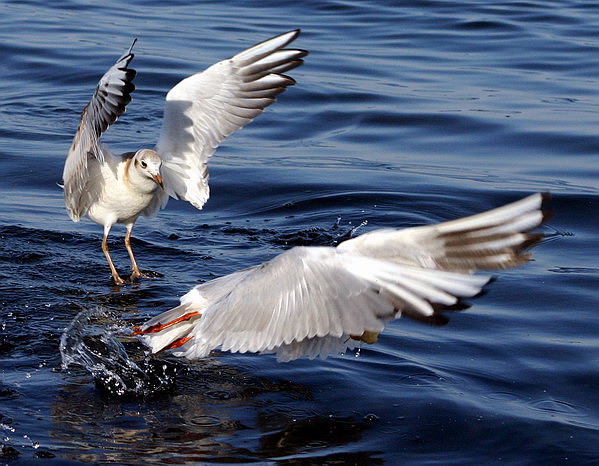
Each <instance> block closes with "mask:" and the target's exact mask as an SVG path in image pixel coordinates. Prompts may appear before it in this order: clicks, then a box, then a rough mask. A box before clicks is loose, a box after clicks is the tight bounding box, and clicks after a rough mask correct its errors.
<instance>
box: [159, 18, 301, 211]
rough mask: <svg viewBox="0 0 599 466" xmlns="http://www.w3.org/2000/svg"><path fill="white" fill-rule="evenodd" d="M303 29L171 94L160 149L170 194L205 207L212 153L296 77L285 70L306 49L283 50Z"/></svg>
mask: <svg viewBox="0 0 599 466" xmlns="http://www.w3.org/2000/svg"><path fill="white" fill-rule="evenodd" d="M299 33H300V31H299V30H295V31H290V32H287V33H285V34H281V35H279V36H276V37H273V38H272V39H269V40H267V41H265V42H261V43H260V44H257V45H254V46H253V47H250V48H249V49H247V50H244V51H243V52H241V53H238V54H237V55H235V56H234V57H232V58H229V59H227V60H223V61H221V62H218V63H216V64H215V65H212V66H211V67H209V68H208V69H206V70H205V71H203V72H201V73H197V74H194V75H192V76H190V77H188V78H186V79H184V80H183V81H181V82H180V83H179V84H177V85H176V86H175V87H173V88H172V89H171V90H170V91H169V93H168V94H167V96H166V103H165V107H164V121H163V123H162V131H161V134H160V138H159V140H158V144H157V146H156V150H157V152H158V154H159V155H160V157H161V158H162V160H163V165H162V178H163V180H164V187H165V190H166V192H167V193H168V195H169V196H171V197H174V198H177V199H184V200H186V201H189V202H190V203H191V204H193V205H194V206H195V207H197V208H198V209H200V208H202V206H203V205H204V203H205V202H206V200H207V199H208V196H209V191H208V167H207V162H208V157H209V156H210V155H212V153H213V152H214V150H215V149H216V148H217V147H218V145H219V144H220V143H221V142H222V140H223V139H224V138H225V137H227V136H228V135H229V134H231V133H233V132H234V131H237V130H238V129H240V128H242V127H243V126H245V125H247V124H248V123H249V122H250V121H252V119H253V118H254V117H256V116H257V115H259V114H260V113H261V112H262V111H263V110H264V109H265V108H266V107H267V106H268V105H270V104H271V103H273V102H274V101H275V96H276V95H277V94H279V93H281V92H283V91H284V90H285V89H286V88H287V87H288V86H290V85H293V84H295V81H294V80H293V79H292V78H290V77H288V76H285V75H284V74H282V73H284V72H286V71H288V70H291V69H293V68H295V67H297V66H299V65H301V64H302V63H303V61H302V59H301V58H302V57H303V56H305V55H306V54H307V52H306V51H303V50H288V49H284V48H283V47H285V46H286V45H287V44H289V43H290V42H291V41H293V40H294V39H295V38H296V37H297V36H298V35H299Z"/></svg>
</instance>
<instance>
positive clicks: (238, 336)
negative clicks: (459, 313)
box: [135, 194, 547, 361]
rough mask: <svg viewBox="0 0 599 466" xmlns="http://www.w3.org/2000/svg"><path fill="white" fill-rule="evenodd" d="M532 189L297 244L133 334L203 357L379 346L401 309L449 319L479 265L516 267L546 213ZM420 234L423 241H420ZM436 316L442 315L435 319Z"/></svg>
mask: <svg viewBox="0 0 599 466" xmlns="http://www.w3.org/2000/svg"><path fill="white" fill-rule="evenodd" d="M544 199H545V196H543V195H540V194H536V195H533V196H529V197H527V198H525V199H523V200H521V201H518V202H515V203H512V204H509V205H506V206H504V207H501V208H499V209H494V210H491V211H488V212H485V213H483V214H479V215H474V216H471V217H466V218H463V219H458V220H455V221H451V222H445V223H441V224H438V225H435V226H430V227H416V228H409V229H406V230H378V231H373V232H370V233H366V234H365V235H362V236H360V237H358V238H354V239H351V240H348V241H346V242H343V243H341V244H340V245H339V246H337V247H336V248H333V247H295V248H293V249H290V250H289V251H286V252H284V253H282V254H280V255H278V256H276V257H275V258H274V259H272V260H270V261H268V262H266V263H264V264H262V265H259V266H257V267H253V268H250V269H246V270H241V271H239V272H235V273H233V274H230V275H227V276H224V277H221V278H217V279H216V280H212V281H209V282H207V283H204V284H201V285H198V286H196V287H195V288H193V289H192V290H191V291H190V292H189V293H187V294H186V295H185V296H183V297H182V298H181V305H180V306H178V307H176V308H174V309H171V310H170V311H167V312H166V313H163V314H160V315H159V316H157V317H154V318H153V319H151V320H150V321H148V322H147V323H146V324H144V325H143V326H141V328H139V329H138V330H137V331H136V332H135V334H136V335H141V336H142V338H143V339H144V341H145V342H146V344H148V346H150V347H151V348H152V351H159V350H162V349H173V348H178V351H177V352H175V355H177V356H184V357H187V358H201V357H205V356H207V355H208V354H209V353H210V351H211V350H213V349H216V348H220V349H222V350H223V351H231V352H240V353H245V352H261V353H276V354H277V356H278V358H279V360H281V361H288V360H292V359H296V358H299V357H302V356H309V357H311V358H314V357H317V356H320V357H326V356H327V355H328V354H330V353H336V352H342V351H345V349H347V348H352V347H353V346H354V345H355V344H357V343H356V342H357V341H364V342H366V343H373V342H375V341H376V338H377V336H378V334H379V333H380V332H381V331H382V330H383V328H384V326H385V324H386V323H387V322H388V321H389V320H392V319H395V318H398V317H400V316H401V315H402V314H404V315H406V316H408V317H411V318H414V319H416V320H419V321H424V322H428V323H432V324H443V323H445V322H446V319H445V320H443V319H442V318H441V317H442V316H441V315H440V314H439V312H440V311H442V310H443V309H446V308H454V309H456V308H458V306H459V304H460V303H459V301H460V298H467V297H473V296H475V295H477V294H478V293H480V291H481V290H482V288H483V287H484V286H485V285H486V284H487V283H488V281H489V280H490V277H489V276H478V275H472V274H471V273H470V272H473V271H475V270H478V269H479V268H490V269H496V268H505V267H511V266H514V265H518V264H520V263H522V262H524V261H526V260H528V259H530V256H529V255H528V254H526V253H524V252H523V249H524V248H526V247H527V246H529V245H531V244H532V243H533V242H536V241H538V240H539V239H540V238H541V235H540V234H537V235H531V234H528V233H526V232H527V231H529V230H531V229H533V228H535V227H537V226H539V225H540V224H541V223H542V222H543V221H544V220H545V219H546V217H547V215H546V214H545V213H543V212H542V211H541V206H542V203H543V200H544ZM420 241H422V242H420ZM437 318H439V319H437Z"/></svg>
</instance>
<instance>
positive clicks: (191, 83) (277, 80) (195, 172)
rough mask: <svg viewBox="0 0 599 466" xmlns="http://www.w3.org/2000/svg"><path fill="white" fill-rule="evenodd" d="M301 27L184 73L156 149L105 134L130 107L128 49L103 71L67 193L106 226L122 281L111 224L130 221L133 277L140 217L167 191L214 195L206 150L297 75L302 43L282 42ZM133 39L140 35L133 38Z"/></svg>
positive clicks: (74, 214)
mask: <svg viewBox="0 0 599 466" xmlns="http://www.w3.org/2000/svg"><path fill="white" fill-rule="evenodd" d="M299 33H300V31H299V30H295V31H290V32H287V33H285V34H281V35H279V36H276V37H273V38H272V39H269V40H267V41H264V42H261V43H259V44H257V45H254V46H253V47H250V48H248V49H247V50H244V51H243V52H241V53H238V54H237V55H235V56H234V57H232V58H229V59H227V60H223V61H221V62H218V63H216V64H215V65H212V66H211V67H209V68H208V69H206V70H205V71H203V72H201V73H197V74H194V75H192V76H189V77H188V78H186V79H183V80H182V81H181V82H179V83H178V84H177V85H176V86H175V87H173V88H172V89H171V90H170V91H169V92H168V94H167V95H166V102H165V106H164V120H163V122H162V130H161V132H160V137H159V139H158V143H157V144H156V147H155V148H154V149H140V150H138V151H137V152H128V153H125V154H122V155H115V154H113V153H111V152H110V151H109V150H108V148H107V147H106V146H105V145H104V144H102V143H100V137H101V135H102V133H103V132H104V131H106V130H107V129H108V127H109V126H110V125H111V124H112V123H114V122H115V121H116V119H117V118H118V117H119V116H120V115H121V114H122V113H123V112H124V111H125V107H126V106H127V104H128V103H129V102H130V101H131V95H130V94H131V92H133V90H134V89H135V87H134V85H133V83H132V81H133V78H134V77H135V70H133V69H131V68H129V63H130V62H131V60H132V59H133V56H134V55H133V53H132V52H131V49H132V48H133V45H132V46H131V49H129V51H128V52H127V53H126V54H125V55H123V56H122V57H121V58H119V59H118V60H117V62H116V63H115V64H114V65H113V66H112V67H111V68H110V69H109V70H108V71H107V72H106V73H105V74H104V76H102V79H100V82H99V84H98V86H97V87H96V91H95V93H94V95H93V97H92V99H91V101H90V102H89V104H88V105H87V106H86V107H85V108H84V109H83V112H82V114H81V121H80V122H79V128H78V129H77V133H76V134H75V137H74V139H73V143H72V144H71V147H70V149H69V153H68V155H67V158H66V161H65V165H64V172H63V180H64V199H65V204H66V208H67V212H68V214H69V216H70V217H71V219H72V220H73V221H75V222H78V221H79V220H80V219H81V217H82V216H85V215H87V216H88V217H89V218H90V219H91V220H93V221H94V222H96V223H98V224H100V225H102V226H103V227H104V237H103V240H102V250H103V251H104V254H105V256H106V259H107V261H108V265H109V266H110V271H111V273H112V278H113V280H114V282H115V283H116V284H122V283H124V280H123V279H122V278H121V277H120V276H119V274H118V272H117V270H116V268H115V266H114V264H113V262H112V259H111V258H110V254H109V252H108V246H107V238H108V233H109V232H110V229H111V227H112V225H114V224H115V223H123V224H124V225H125V226H126V228H127V233H126V236H125V246H126V248H127V252H128V253H129V257H130V259H131V266H132V274H131V280H134V279H136V278H138V277H141V276H143V274H142V273H141V271H140V269H139V267H138V265H137V263H136V261H135V257H134V256H133V251H132V250H131V230H132V228H133V225H134V223H135V221H136V220H137V218H138V217H139V216H140V215H141V214H144V215H146V216H153V215H155V214H156V213H157V212H158V210H160V209H161V208H164V207H165V206H166V203H167V201H168V198H169V196H170V197H173V198H175V199H184V200H186V201H188V202H190V203H191V204H193V205H194V206H195V207H197V208H198V209H201V208H202V206H203V205H204V203H205V202H206V201H207V199H208V196H209V190H208V166H207V163H208V158H209V157H210V156H211V155H212V153H213V152H214V151H215V149H216V148H217V147H218V145H219V144H220V143H221V142H222V140H223V139H224V138H225V137H226V136H228V135H229V134H231V133H233V132H234V131H236V130H238V129H240V128H242V127H243V126H245V125H247V124H248V123H249V122H250V121H252V119H253V118H254V117H256V116H257V115H258V114H260V113H261V112H262V111H263V110H264V108H266V107H267V106H268V105H270V104H271V103H273V102H274V101H275V96H276V95H277V94H279V93H281V92H283V91H284V90H286V89H287V87H288V86H290V85H293V84H295V81H294V80H293V79H292V78H290V77H288V76H286V75H284V74H283V73H285V72H286V71H289V70H291V69H293V68H295V67H297V66H299V65H301V64H302V63H303V61H302V57H304V56H305V55H307V52H306V51H304V50H295V49H284V47H285V46H286V45H288V44H289V43H290V42H292V41H293V40H294V39H295V38H296V37H297V36H298V35H299ZM133 44H135V42H134V43H133Z"/></svg>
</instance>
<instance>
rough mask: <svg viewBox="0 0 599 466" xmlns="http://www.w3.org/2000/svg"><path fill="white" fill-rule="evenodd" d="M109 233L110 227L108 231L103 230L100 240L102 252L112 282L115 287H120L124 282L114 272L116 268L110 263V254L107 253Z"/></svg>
mask: <svg viewBox="0 0 599 466" xmlns="http://www.w3.org/2000/svg"><path fill="white" fill-rule="evenodd" d="M109 231H110V227H109V228H108V229H106V228H104V237H103V238H102V251H103V252H104V255H105V256H106V260H107V261H108V266H109V267H110V273H112V279H113V280H114V283H115V284H117V285H122V284H123V283H125V280H123V279H122V278H121V277H120V276H119V273H118V272H117V271H116V268H115V266H114V264H113V262H112V258H111V257H110V253H109V252H108V232H109Z"/></svg>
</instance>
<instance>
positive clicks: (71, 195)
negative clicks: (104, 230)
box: [62, 41, 135, 221]
mask: <svg viewBox="0 0 599 466" xmlns="http://www.w3.org/2000/svg"><path fill="white" fill-rule="evenodd" d="M133 45H135V41H133V44H131V48H130V49H129V51H128V52H127V53H126V54H124V55H123V56H122V57H121V58H119V59H118V60H117V61H116V63H115V64H114V65H112V67H111V68H110V69H109V70H108V71H107V72H106V73H105V74H104V76H102V78H101V79H100V82H99V83H98V86H97V87H96V90H95V92H94V95H93V97H92V99H91V100H90V102H89V103H88V104H87V105H86V106H85V108H84V109H83V112H82V113H81V120H80V121H79V127H78V128H77V132H76V133H75V137H74V138H73V142H72V144H71V147H70V149H69V153H68V154H67V158H66V160H65V164H64V171H63V174H62V178H63V181H64V198H65V204H66V207H67V212H68V213H69V216H70V217H71V218H72V219H73V220H74V221H77V220H79V218H80V217H81V216H82V215H83V214H85V212H86V210H87V208H88V207H89V199H88V198H89V196H87V195H86V194H85V193H86V192H90V191H91V190H93V186H91V188H92V189H90V186H89V185H90V184H92V185H94V186H95V183H96V182H97V177H96V175H97V174H98V173H99V172H98V165H99V164H101V163H104V160H105V154H104V152H103V150H102V147H101V144H100V137H101V136H102V133H104V131H106V130H107V129H108V127H109V126H110V125H111V124H113V123H114V122H115V121H116V120H117V118H118V117H119V116H120V115H121V114H122V113H123V112H124V111H125V107H126V106H127V104H128V103H129V102H131V93H132V92H133V90H134V89H135V86H134V85H133V83H132V81H133V78H134V77H135V70H133V69H131V68H128V66H129V63H130V62H131V60H132V59H133V57H134V55H133V53H131V50H132V49H133Z"/></svg>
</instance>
